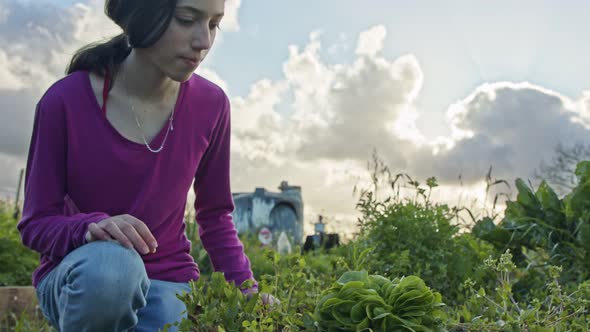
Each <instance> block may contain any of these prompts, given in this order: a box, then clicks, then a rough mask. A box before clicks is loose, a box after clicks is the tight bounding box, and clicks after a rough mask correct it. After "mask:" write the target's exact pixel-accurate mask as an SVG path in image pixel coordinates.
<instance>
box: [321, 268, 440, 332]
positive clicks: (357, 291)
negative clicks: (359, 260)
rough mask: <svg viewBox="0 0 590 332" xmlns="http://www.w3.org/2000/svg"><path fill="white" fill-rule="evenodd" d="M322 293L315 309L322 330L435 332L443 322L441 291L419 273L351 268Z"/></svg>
mask: <svg viewBox="0 0 590 332" xmlns="http://www.w3.org/2000/svg"><path fill="white" fill-rule="evenodd" d="M322 295H323V297H322V298H321V300H320V301H319V303H318V305H317V307H316V311H315V317H316V319H317V320H318V322H319V326H320V329H322V330H327V331H431V330H432V329H434V328H437V327H439V326H440V323H441V321H440V319H438V318H439V317H440V316H441V315H442V312H441V311H440V310H438V307H440V306H441V305H442V303H441V296H440V294H439V293H436V292H432V291H431V290H430V289H429V288H428V287H426V285H425V284H424V281H422V279H420V278H418V277H416V276H408V277H403V278H401V279H397V278H396V279H394V280H389V279H387V278H385V277H382V276H379V275H369V274H368V273H367V271H349V272H346V273H344V274H343V275H342V277H340V279H338V280H337V281H336V283H334V285H333V286H332V287H331V288H330V289H328V290H327V291H325V292H324V293H323V294H322Z"/></svg>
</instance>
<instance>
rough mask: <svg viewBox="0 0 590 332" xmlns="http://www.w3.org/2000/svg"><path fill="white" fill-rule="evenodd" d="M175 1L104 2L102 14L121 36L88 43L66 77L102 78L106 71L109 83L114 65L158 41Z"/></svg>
mask: <svg viewBox="0 0 590 332" xmlns="http://www.w3.org/2000/svg"><path fill="white" fill-rule="evenodd" d="M176 1H177V0H106V1H105V14H106V15H107V16H108V17H109V18H110V19H111V20H113V22H115V24H117V25H118V26H119V27H120V28H121V29H122V30H123V33H122V34H120V35H118V36H115V37H113V38H111V39H110V40H108V41H106V42H97V43H92V44H90V45H87V46H84V47H82V48H81V49H79V50H78V51H77V52H76V53H75V54H74V56H73V57H72V60H71V61H70V64H69V65H68V67H67V68H66V74H67V75H69V74H71V73H73V72H75V71H78V70H87V71H90V72H94V73H96V74H99V75H103V76H104V75H105V74H106V73H107V72H108V73H109V77H110V80H111V82H113V81H114V78H115V76H116V75H117V68H118V65H119V64H121V63H122V62H123V60H125V58H127V56H128V55H129V53H131V50H132V48H146V47H150V46H151V45H153V44H154V43H155V42H156V41H158V39H160V37H161V36H162V34H163V33H164V32H165V31H166V29H167V27H168V25H169V23H170V21H171V20H172V15H173V13H174V8H175V7H176ZM110 86H111V87H112V86H113V84H110Z"/></svg>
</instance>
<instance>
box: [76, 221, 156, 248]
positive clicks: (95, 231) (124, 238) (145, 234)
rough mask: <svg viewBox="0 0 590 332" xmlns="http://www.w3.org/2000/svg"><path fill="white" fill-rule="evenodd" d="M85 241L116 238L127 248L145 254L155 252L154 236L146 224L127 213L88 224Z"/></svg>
mask: <svg viewBox="0 0 590 332" xmlns="http://www.w3.org/2000/svg"><path fill="white" fill-rule="evenodd" d="M85 237H86V242H93V241H98V240H104V241H109V240H113V239H114V240H116V241H118V242H119V243H120V244H122V245H123V246H125V247H127V248H135V249H136V250H137V251H138V252H140V253H142V254H144V255H147V254H149V253H155V252H156V248H157V247H158V242H157V241H156V238H155V237H154V236H153V235H152V232H150V230H149V228H148V227H147V226H146V224H145V223H144V222H143V221H141V220H139V219H137V218H135V217H134V216H132V215H129V214H123V215H118V216H114V217H110V218H107V219H104V220H102V221H100V222H98V223H91V224H89V225H88V231H87V232H86V234H85Z"/></svg>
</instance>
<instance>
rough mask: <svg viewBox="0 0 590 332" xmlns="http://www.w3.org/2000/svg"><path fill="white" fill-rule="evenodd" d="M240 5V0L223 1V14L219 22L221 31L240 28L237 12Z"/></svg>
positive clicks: (234, 30) (233, 30)
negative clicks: (221, 20)
mask: <svg viewBox="0 0 590 332" xmlns="http://www.w3.org/2000/svg"><path fill="white" fill-rule="evenodd" d="M241 5H242V0H228V1H226V2H225V15H224V16H223V22H222V23H221V29H222V30H223V31H232V32H237V31H239V30H240V24H239V22H238V13H239V12H240V6H241Z"/></svg>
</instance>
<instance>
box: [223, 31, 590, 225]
mask: <svg viewBox="0 0 590 332" xmlns="http://www.w3.org/2000/svg"><path fill="white" fill-rule="evenodd" d="M385 35H386V31H385V29H384V28H383V27H380V26H377V27H374V28H370V29H368V30H367V31H364V32H361V33H360V34H359V38H358V43H357V52H356V55H357V57H356V58H355V59H354V60H353V61H352V62H351V63H348V64H330V63H326V62H325V61H324V60H323V59H322V58H321V50H322V41H321V32H317V31H316V32H312V33H311V34H310V37H309V42H308V43H307V44H306V45H303V46H297V45H291V46H289V57H288V59H286V61H285V62H284V64H283V73H284V77H283V78H281V79H279V80H277V81H270V80H261V81H259V82H257V83H256V84H254V85H253V88H252V90H251V91H250V93H249V95H248V96H247V97H244V98H241V97H238V98H236V99H234V101H235V103H234V104H235V105H236V106H237V109H238V110H237V112H242V115H244V117H245V118H239V117H236V118H235V123H234V128H235V130H236V131H237V132H239V134H238V135H236V137H235V138H234V141H235V142H236V143H234V146H235V147H236V148H235V149H234V155H236V158H234V160H235V161H237V165H236V169H238V168H239V170H240V171H239V173H242V172H245V173H246V174H248V179H249V180H256V181H260V182H259V183H270V184H271V185H272V184H274V183H275V182H276V183H277V184H278V183H279V181H280V180H281V179H282V178H281V177H280V176H277V174H281V175H282V176H283V177H285V178H289V179H290V181H291V182H295V184H297V185H301V186H302V188H303V190H304V197H305V199H306V201H307V202H310V204H312V205H313V206H314V208H315V209H316V210H319V209H320V208H319V207H320V206H321V207H324V208H325V209H326V211H328V213H329V214H332V215H341V216H342V218H345V217H344V216H347V217H346V220H348V221H347V222H348V223H349V224H352V223H353V221H354V218H355V217H354V216H355V211H354V209H352V208H350V207H353V206H354V203H356V202H355V201H354V198H353V197H352V195H351V192H352V187H353V185H354V184H355V182H358V183H360V184H361V185H363V186H365V187H366V186H368V185H369V184H370V177H369V173H368V171H367V169H366V161H367V160H369V159H370V158H371V152H372V151H373V149H376V150H377V152H378V154H379V155H380V157H381V158H382V159H383V160H384V161H385V163H386V164H387V165H388V166H389V168H390V170H391V172H392V173H393V174H396V173H407V174H409V175H411V176H412V177H413V178H415V179H417V180H419V181H420V182H422V183H424V182H425V179H426V178H428V177H431V176H435V177H437V179H438V181H439V183H440V184H441V187H439V188H438V189H435V193H434V195H433V197H437V199H440V200H441V201H445V202H448V203H450V204H457V203H458V202H459V201H462V202H471V199H473V200H479V201H481V200H483V199H484V198H485V197H486V195H485V182H483V179H484V177H485V175H486V174H487V172H488V170H489V168H490V166H491V167H492V168H493V172H492V176H493V177H494V178H497V179H505V180H507V181H508V182H509V183H511V184H513V182H514V179H515V178H516V177H522V178H525V179H532V177H533V174H534V170H535V169H536V168H537V167H538V166H539V164H540V162H541V161H542V160H543V159H546V158H548V157H550V156H551V155H552V154H553V151H554V148H555V146H556V145H557V144H558V143H559V142H562V143H565V144H568V143H573V142H576V141H582V142H586V143H587V144H590V139H588V137H590V135H589V128H590V126H589V125H588V124H590V117H589V115H590V111H589V110H590V93H588V92H586V93H585V94H584V96H583V97H582V98H581V99H580V100H572V99H570V98H568V97H566V96H564V95H562V94H560V93H558V92H555V91H551V90H549V89H546V88H543V87H542V86H539V85H534V84H530V83H526V82H523V83H513V82H496V83H485V84H482V85H480V86H476V87H474V88H473V92H472V93H470V94H469V95H468V96H466V97H465V98H463V99H461V100H459V101H456V102H454V103H450V105H449V107H448V110H447V122H446V123H443V124H441V125H444V126H447V127H448V128H449V131H450V132H451V134H450V135H449V136H445V137H432V136H430V135H428V133H425V132H421V131H420V130H419V129H418V125H417V124H418V122H419V121H427V119H422V117H423V115H424V112H425V111H426V110H421V109H420V108H419V107H418V106H417V105H416V102H415V100H416V99H417V97H418V96H419V95H420V92H421V89H422V85H423V80H424V75H423V72H422V68H421V66H420V63H419V61H418V59H417V58H416V57H415V56H414V55H412V54H406V55H401V56H399V57H397V58H393V59H388V58H385V57H384V56H383V55H381V54H380V50H381V48H382V41H383V39H384V36H385ZM330 47H331V46H328V49H330ZM246 101H247V102H246ZM284 109H288V111H284ZM246 115H247V116H246ZM246 147H247V148H246ZM254 156H255V157H254ZM245 165H250V166H251V167H245ZM459 177H461V182H460V181H459ZM236 183H238V184H239V185H246V183H247V181H242V180H238V181H236ZM257 183H258V182H257ZM500 191H504V192H506V191H509V190H508V188H506V187H503V188H502V190H500ZM436 192H440V193H442V194H437V193H436ZM496 192H497V191H495V190H492V191H491V192H490V193H489V195H488V199H493V198H494V194H495V193H496ZM451 193H455V194H456V195H455V196H453V195H452V194H451ZM459 193H463V195H464V196H465V197H463V198H460V197H459V196H460V195H459ZM479 204H480V205H481V206H483V204H486V203H484V202H480V203H479ZM487 204H488V206H489V207H490V206H491V203H487Z"/></svg>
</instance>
